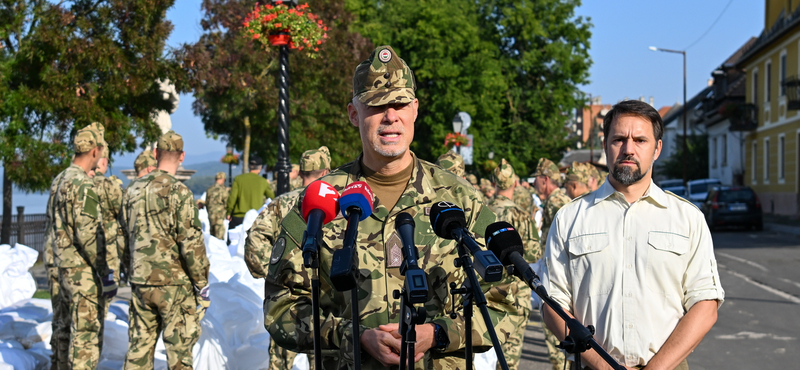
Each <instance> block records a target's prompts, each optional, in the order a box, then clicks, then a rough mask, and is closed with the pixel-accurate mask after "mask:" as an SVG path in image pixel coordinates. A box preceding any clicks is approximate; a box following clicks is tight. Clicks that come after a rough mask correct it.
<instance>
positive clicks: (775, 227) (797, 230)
mask: <svg viewBox="0 0 800 370" xmlns="http://www.w3.org/2000/svg"><path fill="white" fill-rule="evenodd" d="M764 229H767V230H769V231H778V232H782V233H786V234H794V235H800V227H797V226H788V225H780V224H771V223H764Z"/></svg>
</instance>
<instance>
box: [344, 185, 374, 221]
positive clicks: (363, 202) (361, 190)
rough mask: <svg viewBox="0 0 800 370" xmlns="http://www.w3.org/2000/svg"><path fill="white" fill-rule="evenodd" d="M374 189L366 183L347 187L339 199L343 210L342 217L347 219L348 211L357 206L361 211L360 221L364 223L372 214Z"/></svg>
mask: <svg viewBox="0 0 800 370" xmlns="http://www.w3.org/2000/svg"><path fill="white" fill-rule="evenodd" d="M373 199H374V198H373V197H372V189H370V188H369V185H367V183H366V182H363V181H356V182H354V183H352V184H350V185H347V187H346V188H344V191H342V197H341V198H339V208H341V209H342V216H344V217H347V216H348V214H347V209H348V208H350V207H352V206H356V207H358V208H360V209H361V217H360V218H359V221H364V219H366V218H367V217H369V215H371V214H372V200H373Z"/></svg>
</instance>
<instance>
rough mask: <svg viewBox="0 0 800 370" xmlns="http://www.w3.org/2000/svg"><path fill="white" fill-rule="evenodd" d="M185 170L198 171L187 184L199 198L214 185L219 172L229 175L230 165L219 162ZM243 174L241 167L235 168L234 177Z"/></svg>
mask: <svg viewBox="0 0 800 370" xmlns="http://www.w3.org/2000/svg"><path fill="white" fill-rule="evenodd" d="M184 168H185V169H187V170H195V171H197V172H196V173H195V174H194V175H193V176H192V178H191V179H189V180H187V181H186V182H185V184H186V186H188V187H189V189H191V190H192V193H194V196H195V197H198V198H199V197H200V196H201V195H203V193H204V192H205V191H206V189H208V188H209V187H210V186H211V185H213V184H214V177H215V176H216V175H217V172H225V175H226V176H227V175H228V165H227V164H224V163H220V162H219V161H212V162H203V163H196V164H190V165H186V166H184ZM241 173H242V169H241V168H240V167H239V166H234V167H233V176H234V177H236V175H238V174H241ZM226 181H227V180H226Z"/></svg>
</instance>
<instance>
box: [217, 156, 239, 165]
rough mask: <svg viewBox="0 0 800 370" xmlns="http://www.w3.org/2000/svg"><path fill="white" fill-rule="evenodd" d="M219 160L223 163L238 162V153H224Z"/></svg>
mask: <svg viewBox="0 0 800 370" xmlns="http://www.w3.org/2000/svg"><path fill="white" fill-rule="evenodd" d="M220 162H222V163H225V164H239V155H238V154H235V153H228V154H225V156H224V157H222V159H221V160H220Z"/></svg>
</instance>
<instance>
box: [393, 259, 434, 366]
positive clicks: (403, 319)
mask: <svg viewBox="0 0 800 370" xmlns="http://www.w3.org/2000/svg"><path fill="white" fill-rule="evenodd" d="M420 271H422V270H420ZM423 274H424V272H423ZM410 278H411V277H410V276H407V277H406V282H405V284H404V286H403V290H402V291H399V290H395V291H394V292H392V293H393V295H394V299H398V298H400V335H401V337H402V338H401V339H400V370H405V369H406V361H408V368H409V369H412V370H413V369H414V358H415V357H416V356H415V354H416V348H415V345H416V343H417V329H416V325H422V324H424V323H425V318H426V317H427V311H426V310H425V307H424V306H422V307H418V308H416V307H414V301H415V299H414V297H413V296H412V293H411V292H412V289H410V288H409V286H408V281H409V279H410ZM422 303H424V301H423V302H422Z"/></svg>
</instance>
